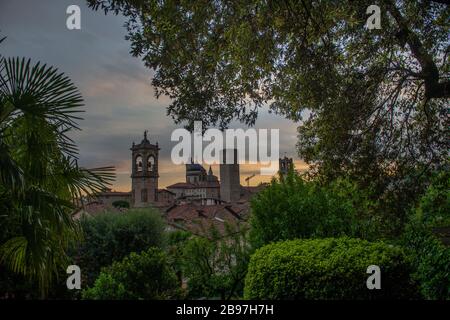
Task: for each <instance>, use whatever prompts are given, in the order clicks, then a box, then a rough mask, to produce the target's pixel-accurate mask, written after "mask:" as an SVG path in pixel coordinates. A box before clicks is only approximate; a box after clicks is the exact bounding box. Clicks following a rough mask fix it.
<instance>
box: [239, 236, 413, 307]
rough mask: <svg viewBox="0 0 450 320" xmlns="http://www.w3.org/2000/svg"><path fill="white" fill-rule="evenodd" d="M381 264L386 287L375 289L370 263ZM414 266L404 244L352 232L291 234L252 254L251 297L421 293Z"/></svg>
mask: <svg viewBox="0 0 450 320" xmlns="http://www.w3.org/2000/svg"><path fill="white" fill-rule="evenodd" d="M370 265H378V266H379V267H380V268H381V290H369V289H367V287H366V280H367V278H368V277H369V274H367V273H366V271H367V267H368V266H370ZM415 292H416V288H415V285H414V284H413V282H412V281H411V279H410V267H409V265H408V263H407V259H406V256H405V255H404V254H403V252H402V250H401V249H400V248H399V247H394V246H391V245H388V244H386V243H383V242H368V241H365V240H358V239H351V238H338V239H335V238H327V239H315V240H291V241H285V242H279V243H274V244H270V245H267V246H264V247H262V248H260V249H258V250H257V251H256V252H255V253H254V254H253V255H252V257H251V260H250V264H249V268H248V273H247V277H246V279H245V289H244V297H245V298H246V299H406V298H415V297H417V296H416V295H415Z"/></svg>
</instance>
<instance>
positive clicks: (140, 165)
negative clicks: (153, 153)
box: [135, 156, 142, 172]
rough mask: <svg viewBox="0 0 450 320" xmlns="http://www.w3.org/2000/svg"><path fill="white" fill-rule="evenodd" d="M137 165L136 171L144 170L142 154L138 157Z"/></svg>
mask: <svg viewBox="0 0 450 320" xmlns="http://www.w3.org/2000/svg"><path fill="white" fill-rule="evenodd" d="M135 165H136V172H141V171H142V157H141V156H137V157H136V161H135Z"/></svg>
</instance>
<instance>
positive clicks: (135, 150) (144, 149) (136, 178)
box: [130, 130, 160, 207]
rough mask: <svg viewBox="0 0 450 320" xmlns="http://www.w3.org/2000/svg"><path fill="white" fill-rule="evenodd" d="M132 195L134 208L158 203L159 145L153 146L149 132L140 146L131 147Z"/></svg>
mask: <svg viewBox="0 0 450 320" xmlns="http://www.w3.org/2000/svg"><path fill="white" fill-rule="evenodd" d="M130 150H131V156H132V162H131V163H132V170H131V195H132V199H131V202H132V206H133V207H147V206H149V204H150V203H152V202H155V201H158V178H159V175H158V153H159V150H160V148H159V147H158V143H156V144H151V143H150V141H149V140H148V139H147V130H146V131H145V132H144V139H143V140H142V141H141V143H140V144H135V143H134V142H133V145H132V147H131V149H130Z"/></svg>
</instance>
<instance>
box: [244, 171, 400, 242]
mask: <svg viewBox="0 0 450 320" xmlns="http://www.w3.org/2000/svg"><path fill="white" fill-rule="evenodd" d="M373 206H374V203H372V201H370V200H368V197H367V195H366V194H365V193H364V192H362V191H361V190H358V188H357V186H356V185H355V184H353V183H351V181H347V180H336V181H334V182H333V183H330V184H327V185H322V184H320V183H319V182H317V181H308V180H306V179H305V177H304V176H300V175H297V174H295V173H294V171H293V170H291V171H290V172H289V173H288V175H287V176H286V177H283V176H281V177H280V179H279V180H276V179H273V180H272V182H271V184H270V185H269V186H267V187H266V188H265V189H264V190H262V191H261V192H259V193H258V194H257V195H255V196H254V197H253V198H252V200H251V209H252V216H251V219H250V225H251V233H250V234H251V237H250V238H251V241H252V244H253V246H254V247H261V246H263V245H265V244H268V243H272V242H277V241H282V240H291V239H307V238H325V237H339V236H350V237H357V238H363V239H370V240H372V239H377V238H383V237H386V235H389V233H390V230H391V228H392V227H393V226H392V225H391V224H392V221H386V219H385V218H384V217H382V216H380V215H377V214H376V213H374V212H373Z"/></svg>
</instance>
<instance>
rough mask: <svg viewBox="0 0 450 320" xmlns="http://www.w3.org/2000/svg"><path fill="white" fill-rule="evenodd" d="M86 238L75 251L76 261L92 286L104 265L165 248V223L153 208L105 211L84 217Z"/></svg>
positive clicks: (85, 278)
mask: <svg viewBox="0 0 450 320" xmlns="http://www.w3.org/2000/svg"><path fill="white" fill-rule="evenodd" d="M81 225H82V228H83V232H84V241H83V243H82V244H81V246H80V247H79V248H78V250H76V252H75V253H73V255H72V256H73V257H74V258H73V260H74V264H77V265H78V266H80V268H81V270H82V277H83V284H86V285H88V286H90V285H92V283H93V281H94V280H95V279H96V278H97V276H98V274H99V272H100V269H101V268H102V267H105V266H108V265H110V264H111V263H112V262H113V261H119V260H121V259H123V258H124V257H125V256H127V255H129V254H130V253H131V252H138V253H139V252H141V251H143V250H146V249H148V248H149V247H162V246H163V245H164V242H165V238H164V236H165V235H164V229H165V224H164V221H163V220H162V218H161V216H160V214H159V213H158V212H157V211H154V210H152V209H139V210H138V209H133V210H128V211H127V212H126V213H112V212H109V213H103V214H100V215H98V216H95V217H87V218H83V219H82V221H81Z"/></svg>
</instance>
